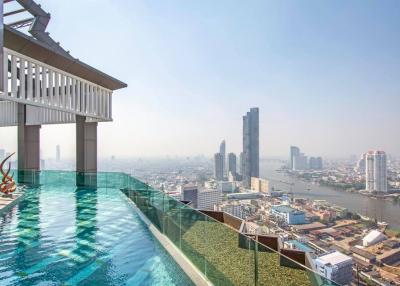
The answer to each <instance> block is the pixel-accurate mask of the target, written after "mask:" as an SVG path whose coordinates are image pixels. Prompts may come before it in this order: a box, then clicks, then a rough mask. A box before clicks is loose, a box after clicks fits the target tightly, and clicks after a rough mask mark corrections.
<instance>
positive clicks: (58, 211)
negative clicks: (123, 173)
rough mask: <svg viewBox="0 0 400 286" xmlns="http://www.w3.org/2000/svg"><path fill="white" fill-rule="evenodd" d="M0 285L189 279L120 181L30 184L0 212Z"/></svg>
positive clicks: (183, 282) (182, 282) (180, 282)
mask: <svg viewBox="0 0 400 286" xmlns="http://www.w3.org/2000/svg"><path fill="white" fill-rule="evenodd" d="M0 285H18V286H20V285H22V286H24V285H82V286H83V285H192V283H191V281H190V279H189V278H188V277H187V276H186V275H185V274H184V272H183V271H182V270H181V269H180V268H179V267H178V266H177V264H176V263H175V261H173V259H172V258H171V257H170V256H169V255H168V254H167V253H166V252H165V250H164V249H163V248H162V246H161V245H160V244H159V243H158V241H157V240H156V239H155V238H154V237H153V236H152V235H151V233H150V232H149V231H148V229H147V228H146V226H145V225H144V224H143V223H142V221H141V220H140V218H139V216H138V214H137V213H136V212H135V211H134V210H133V209H132V207H131V206H130V205H129V204H128V203H127V202H126V199H125V197H124V195H123V194H122V193H121V192H120V190H119V189H117V188H99V189H90V190H85V189H76V188H75V187H74V186H73V185H71V186H68V185H64V184H63V183H57V184H51V185H43V186H41V187H40V188H33V189H30V190H28V191H27V193H26V197H25V198H24V199H23V200H22V201H21V202H20V203H18V204H17V205H16V206H14V207H13V208H12V209H11V210H10V211H9V212H6V213H3V214H0Z"/></svg>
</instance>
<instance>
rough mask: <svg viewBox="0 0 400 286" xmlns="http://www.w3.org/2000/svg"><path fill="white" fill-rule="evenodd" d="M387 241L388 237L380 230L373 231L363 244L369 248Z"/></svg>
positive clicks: (363, 240) (364, 239)
mask: <svg viewBox="0 0 400 286" xmlns="http://www.w3.org/2000/svg"><path fill="white" fill-rule="evenodd" d="M386 239H387V236H386V235H384V234H383V233H382V232H380V231H379V230H376V229H374V230H371V231H370V232H369V233H368V234H367V235H366V236H365V237H364V238H363V239H362V244H363V246H364V247H368V246H371V245H374V244H377V243H379V242H382V241H384V240H386Z"/></svg>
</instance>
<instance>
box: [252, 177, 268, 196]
mask: <svg viewBox="0 0 400 286" xmlns="http://www.w3.org/2000/svg"><path fill="white" fill-rule="evenodd" d="M250 188H251V189H252V190H253V191H257V192H262V193H269V181H268V180H266V179H261V178H256V177H251V187H250Z"/></svg>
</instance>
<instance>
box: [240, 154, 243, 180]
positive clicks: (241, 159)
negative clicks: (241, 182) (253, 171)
mask: <svg viewBox="0 0 400 286" xmlns="http://www.w3.org/2000/svg"><path fill="white" fill-rule="evenodd" d="M239 159H240V170H239V173H240V175H241V176H243V171H244V158H243V152H240V156H239Z"/></svg>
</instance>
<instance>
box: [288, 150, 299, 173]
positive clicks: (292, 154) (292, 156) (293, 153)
mask: <svg viewBox="0 0 400 286" xmlns="http://www.w3.org/2000/svg"><path fill="white" fill-rule="evenodd" d="M299 156H300V148H299V147H296V146H290V170H294V161H295V160H296V157H299Z"/></svg>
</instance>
